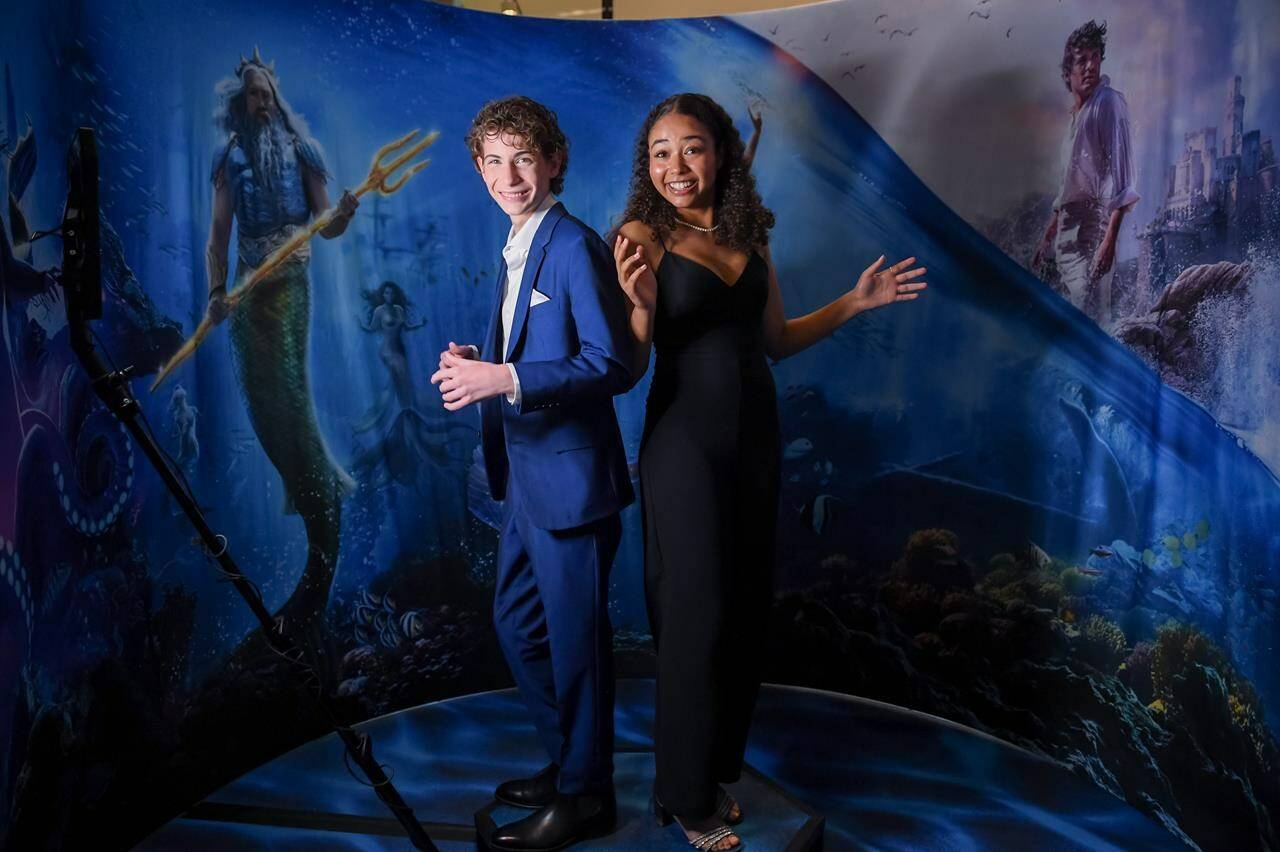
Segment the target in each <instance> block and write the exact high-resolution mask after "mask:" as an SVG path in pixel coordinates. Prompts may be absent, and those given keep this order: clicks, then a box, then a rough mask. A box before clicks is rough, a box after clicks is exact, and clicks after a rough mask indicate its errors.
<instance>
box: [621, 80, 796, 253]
mask: <svg viewBox="0 0 1280 852" xmlns="http://www.w3.org/2000/svg"><path fill="white" fill-rule="evenodd" d="M671 113H677V114H679V115H687V116H689V117H690V118H692V119H694V120H696V121H697V122H698V123H699V124H701V125H702V126H703V127H705V128H706V129H707V131H708V132H709V133H710V134H711V144H712V145H714V146H715V150H716V175H715V198H714V202H713V203H714V209H713V212H712V220H713V222H714V224H716V225H718V226H719V227H718V228H717V230H716V232H715V240H716V242H717V243H719V244H721V245H727V246H730V247H732V248H734V249H737V250H738V251H745V252H749V251H751V250H752V249H753V248H755V247H757V246H763V245H767V244H768V242H769V229H770V228H772V227H773V213H772V212H770V211H769V209H768V208H767V207H765V206H764V203H763V202H762V201H761V200H760V193H759V192H757V191H756V180H755V178H754V177H752V175H751V170H750V168H749V167H748V165H747V164H746V162H744V153H745V149H744V146H743V144H742V137H741V136H739V135H738V130H737V128H735V127H734V126H733V119H731V118H729V114H728V113H727V112H725V111H724V107H722V106H720V104H718V103H716V102H715V101H713V100H712V99H711V98H709V97H707V96H706V95H698V94H692V93H689V92H684V93H682V94H679V95H672V96H671V97H669V98H667V99H666V100H664V101H663V102H662V103H660V104H658V105H657V106H655V107H654V108H653V109H652V110H650V111H649V115H648V116H647V117H646V118H645V120H644V125H643V126H642V127H641V128H640V134H639V136H637V137H636V144H635V159H634V162H633V164H632V169H631V189H630V191H629V192H628V195H627V206H626V210H625V211H624V212H623V214H622V221H623V222H630V221H632V220H639V221H641V222H643V223H644V224H645V225H647V226H649V228H651V229H652V230H653V231H654V233H655V235H656V236H657V237H658V238H659V239H661V240H663V241H664V242H665V240H666V238H667V236H669V235H670V234H671V232H672V231H673V230H675V228H676V227H677V224H676V208H675V207H674V206H672V204H671V202H669V201H667V200H666V199H665V198H663V197H662V195H661V194H660V193H659V192H658V190H657V188H656V187H655V186H654V185H653V180H652V179H651V178H650V177H649V132H650V131H651V130H653V125H654V124H656V123H657V121H658V119H660V118H662V117H663V116H664V115H669V114H671Z"/></svg>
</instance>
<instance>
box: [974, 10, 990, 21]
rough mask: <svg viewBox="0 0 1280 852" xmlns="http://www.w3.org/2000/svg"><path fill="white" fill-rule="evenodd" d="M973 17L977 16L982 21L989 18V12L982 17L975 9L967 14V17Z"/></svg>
mask: <svg viewBox="0 0 1280 852" xmlns="http://www.w3.org/2000/svg"><path fill="white" fill-rule="evenodd" d="M974 15H977V16H978V17H979V18H981V19H982V20H984V21H985V20H987V19H988V18H990V17H991V13H990V12H988V13H987V14H985V15H984V14H982V13H981V12H979V11H977V10H976V9H975V10H973V11H972V12H970V13H969V17H970V18H972V17H973V16H974Z"/></svg>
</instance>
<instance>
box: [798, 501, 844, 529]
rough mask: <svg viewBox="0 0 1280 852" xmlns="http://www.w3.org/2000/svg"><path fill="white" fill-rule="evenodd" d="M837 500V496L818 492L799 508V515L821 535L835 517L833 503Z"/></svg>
mask: <svg viewBox="0 0 1280 852" xmlns="http://www.w3.org/2000/svg"><path fill="white" fill-rule="evenodd" d="M838 502H840V500H839V498H838V497H832V496H831V495H830V494H819V495H818V496H817V497H815V498H813V500H812V501H811V502H809V503H807V504H805V506H804V507H803V508H802V509H801V510H800V517H801V519H802V520H803V521H804V522H805V523H807V524H809V525H810V526H811V527H813V531H814V532H816V533H817V534H818V535H822V534H823V533H825V532H826V530H827V527H829V526H830V525H831V522H832V520H833V519H834V517H835V504H836V503H838Z"/></svg>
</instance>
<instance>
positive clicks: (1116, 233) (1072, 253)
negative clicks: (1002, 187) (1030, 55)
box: [1031, 21, 1139, 325]
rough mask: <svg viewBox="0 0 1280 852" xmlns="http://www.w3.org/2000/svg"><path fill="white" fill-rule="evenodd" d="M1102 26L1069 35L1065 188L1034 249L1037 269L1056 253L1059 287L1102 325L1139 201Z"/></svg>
mask: <svg viewBox="0 0 1280 852" xmlns="http://www.w3.org/2000/svg"><path fill="white" fill-rule="evenodd" d="M1106 37H1107V25H1106V24H1105V23H1104V24H1098V23H1097V22H1095V21H1089V23H1087V24H1085V25H1084V26H1082V27H1080V28H1078V29H1077V30H1076V31H1075V32H1073V33H1071V35H1070V36H1069V37H1068V38H1067V43H1066V47H1065V49H1064V51H1063V55H1062V81H1063V83H1064V84H1065V85H1066V87H1067V90H1068V91H1069V92H1071V97H1072V107H1071V127H1070V130H1069V131H1068V132H1067V137H1066V139H1065V140H1064V141H1063V150H1062V159H1063V163H1064V170H1063V176H1062V188H1061V190H1060V191H1059V192H1058V196H1057V198H1055V199H1054V201H1053V218H1052V219H1050V220H1049V226H1048V228H1046V229H1045V232H1044V237H1043V238H1042V239H1041V240H1040V245H1039V246H1038V247H1037V248H1036V252H1035V255H1034V257H1032V259H1031V266H1032V267H1033V268H1037V267H1039V266H1041V265H1042V264H1043V263H1044V261H1045V260H1047V259H1048V258H1049V257H1050V256H1051V254H1050V252H1053V254H1056V256H1057V265H1058V282H1059V292H1061V293H1062V295H1064V296H1065V297H1066V298H1067V299H1068V300H1070V302H1071V303H1072V304H1073V305H1075V306H1076V307H1078V308H1080V309H1081V310H1082V311H1084V312H1085V313H1086V314H1088V315H1089V317H1090V318H1091V319H1093V320H1094V321H1095V322H1097V323H1098V324H1100V325H1105V324H1106V323H1108V322H1110V320H1111V279H1112V276H1111V274H1110V273H1111V271H1112V267H1113V266H1114V264H1115V257H1116V242H1117V240H1118V239H1119V237H1120V223H1121V222H1122V221H1123V220H1124V216H1125V213H1127V212H1128V211H1129V209H1130V208H1131V207H1133V205H1134V204H1136V203H1137V201H1138V199H1139V196H1138V193H1137V190H1136V189H1135V183H1136V176H1135V174H1134V169H1133V160H1132V155H1131V146H1130V143H1129V107H1128V105H1127V104H1126V103H1125V100H1124V96H1123V95H1121V94H1120V93H1119V92H1117V91H1116V90H1115V89H1113V88H1111V86H1110V79H1109V78H1108V77H1106V76H1105V75H1103V74H1102V59H1103V57H1104V55H1105V53H1106Z"/></svg>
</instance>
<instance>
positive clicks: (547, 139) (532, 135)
mask: <svg viewBox="0 0 1280 852" xmlns="http://www.w3.org/2000/svg"><path fill="white" fill-rule="evenodd" d="M496 136H511V137H514V138H515V139H519V140H522V141H523V142H524V143H525V144H526V145H528V146H529V147H531V148H535V149H537V151H538V152H539V153H540V154H542V156H543V157H546V158H547V159H548V160H550V159H551V158H553V157H555V156H556V155H557V154H558V155H559V156H560V174H558V175H556V176H555V177H554V178H552V179H551V191H552V192H553V193H554V194H556V195H559V194H560V193H561V191H563V190H564V176H565V172H567V171H569V140H568V139H566V138H565V135H564V132H563V131H562V130H561V129H560V125H559V123H557V122H556V114H555V113H554V112H552V111H551V110H549V109H547V108H546V107H545V106H543V105H542V104H540V103H538V102H537V101H535V100H533V99H532V98H526V97H524V96H523V95H515V96H513V97H509V98H502V99H500V100H496V101H489V103H487V104H485V105H484V106H482V107H481V108H480V112H478V113H476V117H475V118H474V119H472V120H471V129H470V130H468V131H467V147H468V148H470V149H471V156H472V159H474V158H476V157H480V156H483V154H484V140H485V139H492V138H494V137H496Z"/></svg>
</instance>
